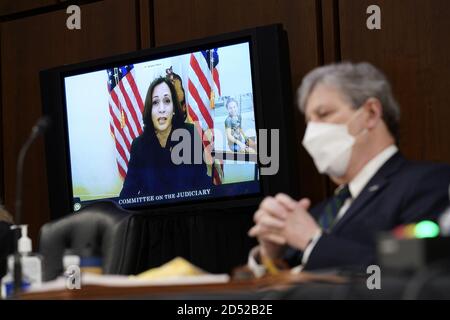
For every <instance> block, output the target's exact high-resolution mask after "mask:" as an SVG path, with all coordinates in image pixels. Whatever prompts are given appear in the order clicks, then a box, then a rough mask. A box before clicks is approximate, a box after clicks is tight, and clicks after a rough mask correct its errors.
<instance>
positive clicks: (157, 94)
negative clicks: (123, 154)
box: [120, 77, 212, 198]
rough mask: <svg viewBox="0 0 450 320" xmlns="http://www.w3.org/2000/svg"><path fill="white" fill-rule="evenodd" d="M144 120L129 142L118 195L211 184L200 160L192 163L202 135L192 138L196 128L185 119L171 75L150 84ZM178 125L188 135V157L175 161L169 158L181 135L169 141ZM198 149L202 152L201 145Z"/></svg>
mask: <svg viewBox="0 0 450 320" xmlns="http://www.w3.org/2000/svg"><path fill="white" fill-rule="evenodd" d="M143 123H144V131H143V133H142V134H141V135H140V136H139V137H137V138H136V139H134V140H133V143H132V145H131V151H130V161H129V163H128V171H127V175H126V177H125V181H124V183H123V188H122V191H121V192H120V197H121V198H131V197H137V196H150V195H163V194H168V193H175V192H178V191H186V190H193V189H198V188H208V187H209V186H212V178H211V177H210V176H208V174H207V167H206V164H205V163H204V162H203V160H202V162H201V163H199V164H195V163H194V160H195V159H194V150H196V149H195V148H194V141H200V145H201V138H199V139H200V140H198V139H197V140H195V139H194V135H196V134H197V132H196V131H195V128H194V125H192V124H189V123H185V122H184V117H183V113H182V111H181V109H180V103H179V101H178V97H177V94H176V91H175V88H174V86H173V84H172V82H171V81H170V79H168V78H166V77H159V78H156V79H155V80H154V81H153V82H152V83H151V84H150V86H149V89H148V91H147V96H146V98H145V104H144V112H143ZM180 128H183V129H185V130H187V132H188V133H189V135H190V138H191V139H190V140H191V141H190V146H191V150H190V151H191V152H190V153H191V155H190V158H191V161H190V163H188V164H187V163H182V164H178V165H177V164H175V163H174V162H173V161H172V158H171V151H172V149H173V147H174V146H175V145H177V144H178V143H181V142H182V141H183V137H182V138H181V139H180V141H172V139H171V137H172V134H173V132H174V130H176V129H180ZM197 151H199V150H198V148H197ZM200 151H201V152H203V150H202V149H201V147H200ZM202 155H203V154H202ZM181 156H183V154H182V152H181ZM197 158H199V157H198V156H197ZM201 159H203V157H201Z"/></svg>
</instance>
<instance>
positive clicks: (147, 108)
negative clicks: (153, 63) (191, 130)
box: [142, 77, 184, 132]
mask: <svg viewBox="0 0 450 320" xmlns="http://www.w3.org/2000/svg"><path fill="white" fill-rule="evenodd" d="M161 83H165V84H167V86H168V87H169V90H170V94H171V95H172V103H173V112H174V113H175V114H174V115H173V118H172V128H173V129H177V128H180V127H182V126H183V123H184V118H183V112H182V111H181V106H180V101H178V96H177V92H176V91H175V87H174V86H173V84H172V82H171V81H170V80H169V79H168V78H166V77H158V78H156V79H155V80H153V81H152V83H151V84H150V86H149V87H148V90H147V95H146V96H145V103H144V112H143V114H142V121H143V122H144V131H146V132H154V130H155V127H154V126H153V122H152V107H153V99H152V96H153V90H154V89H155V87H156V86H157V85H159V84H161Z"/></svg>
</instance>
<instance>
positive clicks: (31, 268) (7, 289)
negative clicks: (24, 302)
mask: <svg viewBox="0 0 450 320" xmlns="http://www.w3.org/2000/svg"><path fill="white" fill-rule="evenodd" d="M13 228H20V229H21V237H20V239H19V240H18V242H17V251H18V253H19V256H20V262H21V266H22V284H21V288H22V289H26V288H28V287H29V286H30V285H37V286H39V285H40V284H41V283H42V258H41V256H40V255H37V254H34V253H32V245H31V239H30V238H29V237H28V225H19V226H13ZM14 258H15V255H9V256H8V273H7V274H6V275H5V276H4V277H3V279H2V282H1V286H2V289H1V294H2V298H3V299H6V298H8V297H10V296H11V295H12V293H13V288H14V262H15V261H14ZM19 270H20V269H19Z"/></svg>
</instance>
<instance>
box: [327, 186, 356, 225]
mask: <svg viewBox="0 0 450 320" xmlns="http://www.w3.org/2000/svg"><path fill="white" fill-rule="evenodd" d="M351 197H352V194H351V193H350V190H349V188H348V185H345V186H344V187H343V188H341V189H340V190H337V192H336V193H335V195H334V197H333V198H332V199H331V200H330V201H329V202H328V204H327V206H326V207H325V212H324V213H323V214H322V215H321V216H320V219H319V225H320V226H321V227H322V229H324V230H325V231H328V230H329V229H331V227H332V226H333V224H334V223H335V222H336V221H335V220H336V217H337V215H338V213H339V210H340V209H341V208H342V206H343V205H344V203H345V200H347V199H348V198H351Z"/></svg>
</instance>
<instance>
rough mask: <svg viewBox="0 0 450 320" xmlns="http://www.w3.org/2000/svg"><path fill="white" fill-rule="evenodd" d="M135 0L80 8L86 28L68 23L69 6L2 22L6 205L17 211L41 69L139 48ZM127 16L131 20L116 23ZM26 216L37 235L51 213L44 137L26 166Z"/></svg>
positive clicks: (38, 102) (36, 112) (108, 1)
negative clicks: (20, 161)
mask: <svg viewBox="0 0 450 320" xmlns="http://www.w3.org/2000/svg"><path fill="white" fill-rule="evenodd" d="M136 3H137V2H136V1H134V0H126V1H123V0H105V1H102V2H96V3H92V4H87V5H83V6H82V7H81V30H68V29H67V28H66V19H67V16H68V15H67V14H66V13H65V10H57V11H53V12H48V13H45V14H39V15H35V16H32V17H26V18H21V19H16V20H13V21H9V22H4V23H2V24H1V66H2V69H1V79H2V107H3V110H2V111H3V123H2V131H3V152H4V154H3V160H4V164H3V165H4V184H5V198H6V206H7V208H8V209H9V210H10V211H12V212H14V203H15V185H16V176H15V172H16V161H17V155H18V152H19V150H20V148H21V146H22V144H23V143H24V141H25V140H26V138H27V136H28V135H29V133H30V129H31V127H32V126H33V124H34V123H35V122H36V120H37V119H38V118H39V117H40V115H41V110H42V108H41V97H40V89H39V88H40V86H39V74H38V73H39V71H40V70H42V69H46V68H50V67H54V66H59V65H63V64H67V63H75V62H80V61H83V60H88V59H94V58H99V57H103V56H110V55H114V54H118V53H124V52H128V51H133V50H136V49H137V47H138V43H139V40H138V39H137V32H136V30H137V29H138V25H137V18H136V17H137V12H136V10H137V8H138V7H137V5H136ZM117 21H122V22H123V21H126V23H117ZM24 187H25V188H24V189H25V190H24V194H23V196H24V205H23V221H24V222H26V223H29V224H30V225H31V230H30V232H31V235H32V236H33V238H36V236H37V232H38V230H39V228H40V226H41V225H42V224H43V223H45V222H46V221H47V220H48V218H49V207H48V192H47V181H46V170H45V156H44V144H43V139H42V138H40V139H39V141H37V143H36V144H35V145H33V146H32V147H31V149H30V152H29V154H28V156H27V160H26V165H25V169H24Z"/></svg>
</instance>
